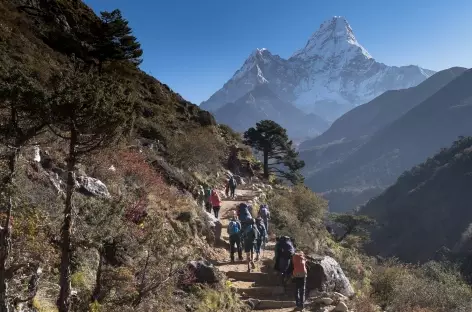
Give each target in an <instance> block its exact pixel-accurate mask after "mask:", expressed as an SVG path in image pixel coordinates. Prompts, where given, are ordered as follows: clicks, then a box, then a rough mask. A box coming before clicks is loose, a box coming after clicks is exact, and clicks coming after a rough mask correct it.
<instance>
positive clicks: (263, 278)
mask: <svg viewBox="0 0 472 312" xmlns="http://www.w3.org/2000/svg"><path fill="white" fill-rule="evenodd" d="M257 195H258V194H257V193H256V192H255V191H253V190H248V189H237V190H236V197H237V198H236V199H235V200H230V199H225V200H223V203H222V207H221V211H220V219H221V223H222V225H223V231H222V235H221V237H222V239H223V244H222V245H223V246H221V247H219V248H218V249H217V251H218V252H217V254H218V259H216V260H217V261H216V266H218V268H219V270H220V271H222V272H225V274H226V275H227V277H228V279H229V280H230V281H231V283H232V286H233V287H234V288H235V289H236V291H237V292H238V294H239V295H240V297H241V299H243V300H246V301H247V302H248V304H249V305H250V306H252V307H253V309H254V310H264V311H266V312H271V311H272V312H288V311H294V308H295V301H294V298H293V296H294V295H293V291H292V290H291V289H288V290H287V292H286V293H284V290H283V288H282V287H280V286H279V285H278V284H279V283H278V282H279V280H278V277H277V275H276V274H275V273H274V272H273V271H272V265H273V258H274V251H273V249H274V245H275V242H274V238H273V237H272V238H271V239H270V241H269V243H268V244H267V248H266V250H265V251H264V256H263V257H262V259H261V260H260V261H258V262H256V269H255V270H253V271H252V272H251V273H248V272H247V263H246V262H245V261H243V262H236V263H234V264H232V263H230V255H229V237H228V234H227V233H226V228H227V226H228V223H229V220H230V218H231V216H232V214H233V210H235V209H236V207H237V205H238V204H239V203H241V202H247V201H249V200H251V199H253V198H254V197H256V196H257ZM254 209H256V207H255V208H254ZM243 257H244V259H245V257H246V255H245V254H244V253H243Z"/></svg>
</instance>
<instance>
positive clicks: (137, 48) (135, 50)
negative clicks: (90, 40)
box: [93, 10, 143, 71]
mask: <svg viewBox="0 0 472 312" xmlns="http://www.w3.org/2000/svg"><path fill="white" fill-rule="evenodd" d="M100 14H101V24H100V29H99V30H100V31H99V36H98V38H97V39H98V40H97V42H96V44H95V51H94V53H93V54H94V56H95V57H96V58H97V59H98V62H99V69H100V71H101V68H102V66H103V63H105V62H107V61H124V60H127V61H130V62H131V63H132V64H134V65H136V66H138V65H139V64H141V62H142V59H141V57H142V55H143V50H142V49H141V44H140V43H139V42H138V40H137V38H136V37H135V36H133V35H132V30H131V28H130V27H129V26H128V24H129V22H128V21H127V20H126V19H124V18H123V16H122V15H121V12H120V10H113V11H112V12H106V11H105V12H100Z"/></svg>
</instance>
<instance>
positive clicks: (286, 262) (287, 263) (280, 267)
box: [274, 236, 295, 288]
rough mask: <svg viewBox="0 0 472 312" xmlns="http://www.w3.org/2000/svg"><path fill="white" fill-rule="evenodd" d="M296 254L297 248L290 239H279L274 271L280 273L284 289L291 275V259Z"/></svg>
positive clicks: (276, 245)
mask: <svg viewBox="0 0 472 312" xmlns="http://www.w3.org/2000/svg"><path fill="white" fill-rule="evenodd" d="M294 253H295V247H294V246H293V242H292V240H291V238H290V237H288V236H281V237H279V238H277V243H276V244H275V266H274V269H275V270H276V271H278V272H279V273H280V275H281V279H282V285H283V286H284V288H285V285H286V283H287V278H288V276H290V273H291V270H290V267H291V259H292V256H293V254H294Z"/></svg>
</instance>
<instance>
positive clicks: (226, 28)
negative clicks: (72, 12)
mask: <svg viewBox="0 0 472 312" xmlns="http://www.w3.org/2000/svg"><path fill="white" fill-rule="evenodd" d="M85 3H87V4H88V5H90V6H91V7H92V8H93V9H94V10H95V11H96V12H97V13H98V12H99V11H103V10H108V11H111V10H113V9H115V8H118V9H120V10H121V11H122V13H123V15H124V16H125V18H127V19H128V20H129V21H130V25H131V27H132V28H133V31H134V34H135V36H137V37H138V39H139V41H140V42H141V44H142V47H143V49H144V62H143V64H142V65H141V68H142V69H143V70H144V71H146V72H148V73H150V74H152V75H153V76H155V77H156V78H157V79H159V80H160V81H162V82H163V83H166V84H167V85H169V86H170V87H171V88H172V89H174V91H176V92H178V93H180V94H181V95H182V96H183V97H185V98H186V99H187V100H189V101H191V102H193V103H195V104H200V102H201V101H204V100H206V99H208V97H210V96H211V95H212V94H213V93H214V92H215V91H217V90H218V89H219V88H221V87H222V86H223V84H224V83H225V82H226V81H227V80H228V79H229V78H231V76H232V75H233V74H234V72H235V71H236V70H237V69H239V67H240V66H241V65H242V64H243V62H244V60H245V59H246V58H247V56H248V55H249V54H250V53H251V51H253V50H254V49H255V48H267V49H269V50H270V51H271V52H272V53H273V54H278V55H280V56H281V57H289V56H290V55H291V54H292V53H293V52H294V51H295V50H297V49H299V48H301V47H303V46H304V45H305V43H306V41H307V40H308V38H309V37H310V36H311V34H312V33H313V32H314V31H316V30H317V29H318V27H319V26H320V24H321V23H322V22H323V21H325V20H327V19H329V18H331V17H332V16H335V15H341V16H344V17H346V19H347V20H348V22H349V23H350V25H351V27H352V28H353V30H354V33H355V35H356V37H357V40H358V41H359V43H361V44H362V45H363V46H364V47H365V48H366V49H367V50H368V51H369V53H370V54H371V55H372V56H373V57H374V58H375V59H376V60H378V61H380V62H383V63H386V64H388V65H408V64H414V65H420V66H422V67H425V68H428V69H433V70H440V69H444V68H448V67H452V66H464V67H468V68H470V67H472V33H471V31H470V30H471V29H472V0H449V1H444V0H395V1H394V0H356V1H353V0H324V1H320V0H295V1H294V0H291V1H289V0H134V1H130V0H113V1H112V0H85Z"/></svg>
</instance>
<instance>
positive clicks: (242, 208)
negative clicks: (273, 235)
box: [239, 204, 252, 222]
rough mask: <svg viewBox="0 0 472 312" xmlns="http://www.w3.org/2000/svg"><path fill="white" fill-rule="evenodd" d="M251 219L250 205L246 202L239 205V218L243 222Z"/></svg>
mask: <svg viewBox="0 0 472 312" xmlns="http://www.w3.org/2000/svg"><path fill="white" fill-rule="evenodd" d="M249 219H252V215H251V213H250V212H249V207H248V206H247V205H246V204H241V205H239V220H240V221H241V222H246V221H248V220H249Z"/></svg>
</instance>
